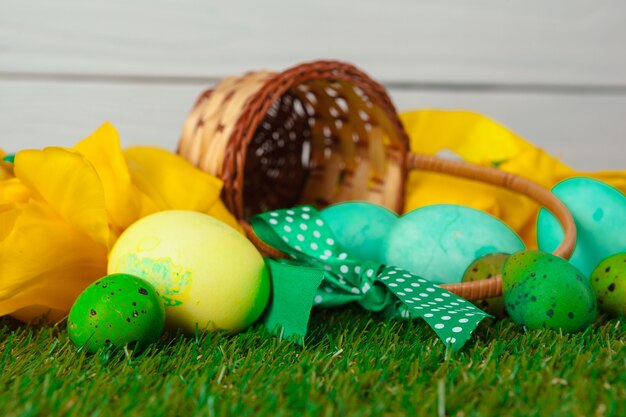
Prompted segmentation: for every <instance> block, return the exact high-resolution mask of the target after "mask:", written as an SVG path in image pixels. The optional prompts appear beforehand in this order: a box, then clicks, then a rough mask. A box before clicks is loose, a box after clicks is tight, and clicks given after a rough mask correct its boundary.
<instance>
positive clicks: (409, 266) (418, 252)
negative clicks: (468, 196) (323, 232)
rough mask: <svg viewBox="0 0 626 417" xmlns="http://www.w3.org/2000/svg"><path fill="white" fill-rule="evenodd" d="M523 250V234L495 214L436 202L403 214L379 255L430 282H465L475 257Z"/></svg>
mask: <svg viewBox="0 0 626 417" xmlns="http://www.w3.org/2000/svg"><path fill="white" fill-rule="evenodd" d="M524 248H525V246H524V243H523V242H522V240H521V239H520V238H519V236H517V234H515V232H514V231H513V230H511V228H509V227H508V226H507V225H506V224H504V223H503V222H502V221H500V220H499V219H497V218H495V217H494V216H491V215H489V214H487V213H485V212H483V211H480V210H476V209H473V208H470V207H465V206H458V205H454V204H436V205H431V206H425V207H421V208H419V209H415V210H413V211H411V212H409V213H407V214H405V215H403V216H402V217H401V218H400V219H399V220H398V221H397V222H396V223H395V224H394V226H393V228H392V229H391V230H390V231H389V233H388V234H387V237H386V239H385V240H384V241H383V244H382V247H381V259H382V262H383V263H384V264H386V265H393V266H397V267H400V268H404V269H406V270H407V271H409V272H412V273H414V274H416V275H419V276H421V277H423V278H425V279H428V280H430V281H432V282H435V283H438V284H439V283H445V284H450V283H458V282H461V280H462V279H463V273H464V272H465V269H466V268H467V266H468V265H469V264H470V263H472V262H473V261H474V260H475V259H476V258H479V257H481V256H483V255H487V254H489V253H496V252H502V253H513V252H517V251H519V250H522V249H524Z"/></svg>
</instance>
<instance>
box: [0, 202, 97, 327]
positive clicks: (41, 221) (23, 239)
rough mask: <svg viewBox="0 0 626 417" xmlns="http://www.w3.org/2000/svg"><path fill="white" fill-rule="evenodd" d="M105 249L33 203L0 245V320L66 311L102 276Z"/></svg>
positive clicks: (15, 222)
mask: <svg viewBox="0 0 626 417" xmlns="http://www.w3.org/2000/svg"><path fill="white" fill-rule="evenodd" d="M106 258H107V247H106V245H103V244H101V243H97V242H95V241H94V240H93V239H91V238H90V237H89V236H87V235H86V234H84V233H81V231H80V230H77V229H76V228H75V227H74V226H73V225H71V224H68V223H65V222H64V221H63V220H62V219H61V218H59V216H57V214H56V212H55V211H53V210H52V209H51V208H48V207H46V206H45V205H44V204H41V203H38V202H35V201H33V202H32V203H30V204H28V205H27V206H26V207H25V208H24V209H23V210H22V211H21V212H20V215H19V216H18V217H17V218H16V219H15V221H14V227H13V228H12V230H11V232H10V233H9V234H8V235H7V236H5V237H4V239H3V240H2V241H1V242H0V265H2V268H0V315H5V314H10V313H13V312H14V311H17V310H20V309H23V308H25V307H29V306H34V305H38V306H43V307H46V308H51V309H53V310H58V311H65V312H67V311H69V309H70V307H71V305H72V303H73V302H74V300H75V299H76V297H77V296H78V294H80V292H81V291H82V290H83V289H84V288H85V287H86V286H87V285H89V284H90V283H91V282H93V281H94V280H95V279H97V278H99V277H101V276H103V275H105V274H106Z"/></svg>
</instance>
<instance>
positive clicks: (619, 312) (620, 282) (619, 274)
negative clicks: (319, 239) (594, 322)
mask: <svg viewBox="0 0 626 417" xmlns="http://www.w3.org/2000/svg"><path fill="white" fill-rule="evenodd" d="M591 287H592V288H593V290H594V292H595V293H596V298H597V299H598V309H599V310H600V311H602V312H604V313H606V314H608V315H609V316H616V317H619V316H626V253H616V254H615V255H611V256H609V257H608V258H606V259H604V260H603V261H602V262H600V263H599V264H598V266H597V267H596V268H595V269H594V270H593V272H592V273H591Z"/></svg>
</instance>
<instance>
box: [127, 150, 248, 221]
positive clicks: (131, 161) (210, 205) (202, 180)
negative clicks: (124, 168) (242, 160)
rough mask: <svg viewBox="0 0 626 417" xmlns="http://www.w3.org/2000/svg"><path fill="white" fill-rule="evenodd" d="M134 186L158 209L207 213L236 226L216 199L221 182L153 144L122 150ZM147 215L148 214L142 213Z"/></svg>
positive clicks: (231, 217) (218, 195) (220, 188)
mask: <svg viewBox="0 0 626 417" xmlns="http://www.w3.org/2000/svg"><path fill="white" fill-rule="evenodd" d="M124 155H125V156H126V159H127V161H128V167H129V169H130V175H131V177H132V180H133V183H134V184H135V186H136V187H137V188H138V189H139V190H140V191H141V192H142V193H144V194H145V195H146V196H147V197H148V198H149V199H150V200H152V202H153V203H154V206H155V211H160V210H192V211H198V212H201V213H207V214H210V215H212V216H214V217H215V218H217V219H218V220H221V221H224V222H225V223H227V224H230V225H231V226H233V227H236V228H238V230H240V229H239V226H238V224H237V222H236V221H235V219H234V218H233V216H232V215H231V214H230V213H229V212H228V211H227V210H226V208H225V207H224V206H223V204H222V202H221V201H220V199H219V197H220V192H221V190H222V182H221V181H220V180H219V179H217V178H215V177H213V176H211V175H209V174H207V173H204V172H202V171H200V170H199V169H197V168H196V167H194V166H193V165H191V164H190V163H189V162H187V161H186V160H184V159H183V158H181V157H179V156H178V155H175V154H173V153H171V152H168V151H166V150H164V149H159V148H155V147H133V148H129V149H127V150H125V151H124ZM145 214H149V213H145Z"/></svg>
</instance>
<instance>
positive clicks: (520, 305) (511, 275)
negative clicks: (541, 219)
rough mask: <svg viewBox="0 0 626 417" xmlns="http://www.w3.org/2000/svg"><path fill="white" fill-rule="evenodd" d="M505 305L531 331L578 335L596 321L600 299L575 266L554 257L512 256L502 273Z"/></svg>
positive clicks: (528, 252)
mask: <svg viewBox="0 0 626 417" xmlns="http://www.w3.org/2000/svg"><path fill="white" fill-rule="evenodd" d="M502 289H503V293H504V305H505V307H506V310H507V312H508V313H509V316H510V317H511V320H513V321H514V322H515V323H516V324H517V325H519V326H524V327H526V328H528V329H540V328H542V327H546V328H549V329H561V330H563V331H564V332H576V331H580V330H583V329H585V328H586V327H587V326H589V325H590V324H591V323H593V322H594V320H595V318H596V299H595V295H594V293H593V290H592V289H591V285H589V281H588V280H587V278H585V277H584V276H583V274H582V272H580V271H579V270H578V269H576V267H575V266H573V265H572V264H570V263H569V262H567V261H566V260H564V259H562V258H559V257H557V256H554V255H552V254H550V253H546V252H541V251H536V250H526V251H521V252H518V253H515V254H513V255H511V256H510V257H509V258H508V259H507V260H506V262H505V264H504V269H503V272H502Z"/></svg>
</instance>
